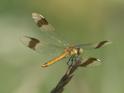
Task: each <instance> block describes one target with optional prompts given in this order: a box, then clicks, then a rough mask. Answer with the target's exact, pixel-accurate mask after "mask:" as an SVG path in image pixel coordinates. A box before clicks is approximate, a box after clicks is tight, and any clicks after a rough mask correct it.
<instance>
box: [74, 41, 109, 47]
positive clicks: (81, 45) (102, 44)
mask: <svg viewBox="0 0 124 93" xmlns="http://www.w3.org/2000/svg"><path fill="white" fill-rule="evenodd" d="M110 43H111V41H108V40H104V41H101V42H98V43H87V44H78V45H76V46H75V47H79V48H83V49H98V48H101V47H104V46H106V45H108V44H110Z"/></svg>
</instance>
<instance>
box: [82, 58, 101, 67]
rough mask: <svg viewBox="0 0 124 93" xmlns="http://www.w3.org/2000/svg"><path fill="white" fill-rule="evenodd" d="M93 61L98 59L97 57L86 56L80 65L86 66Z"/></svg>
mask: <svg viewBox="0 0 124 93" xmlns="http://www.w3.org/2000/svg"><path fill="white" fill-rule="evenodd" d="M95 61H100V60H99V59H97V58H93V57H91V58H88V59H87V60H86V61H85V62H84V63H82V64H81V65H80V66H82V67H86V66H88V65H90V64H92V63H94V62H95Z"/></svg>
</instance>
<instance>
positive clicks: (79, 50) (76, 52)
mask: <svg viewBox="0 0 124 93" xmlns="http://www.w3.org/2000/svg"><path fill="white" fill-rule="evenodd" d="M65 52H67V53H68V54H69V55H80V54H81V53H82V52H83V49H82V48H76V47H68V48H66V49H65Z"/></svg>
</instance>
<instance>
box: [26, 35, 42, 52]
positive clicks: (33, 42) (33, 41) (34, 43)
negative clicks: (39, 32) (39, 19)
mask: <svg viewBox="0 0 124 93" xmlns="http://www.w3.org/2000/svg"><path fill="white" fill-rule="evenodd" d="M26 37H27V38H29V39H30V41H29V43H28V47H29V48H31V49H33V50H35V49H36V46H37V44H38V43H40V41H39V40H38V39H36V38H33V37H28V36H26Z"/></svg>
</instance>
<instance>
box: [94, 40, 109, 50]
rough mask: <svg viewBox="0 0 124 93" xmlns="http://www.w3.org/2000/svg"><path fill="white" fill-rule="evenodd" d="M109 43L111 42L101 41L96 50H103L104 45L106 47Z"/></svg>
mask: <svg viewBox="0 0 124 93" xmlns="http://www.w3.org/2000/svg"><path fill="white" fill-rule="evenodd" d="M107 43H109V41H101V42H99V43H98V44H97V45H96V47H95V49H97V48H101V47H103V46H104V45H106V44H107Z"/></svg>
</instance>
